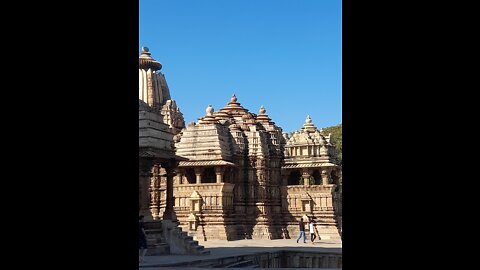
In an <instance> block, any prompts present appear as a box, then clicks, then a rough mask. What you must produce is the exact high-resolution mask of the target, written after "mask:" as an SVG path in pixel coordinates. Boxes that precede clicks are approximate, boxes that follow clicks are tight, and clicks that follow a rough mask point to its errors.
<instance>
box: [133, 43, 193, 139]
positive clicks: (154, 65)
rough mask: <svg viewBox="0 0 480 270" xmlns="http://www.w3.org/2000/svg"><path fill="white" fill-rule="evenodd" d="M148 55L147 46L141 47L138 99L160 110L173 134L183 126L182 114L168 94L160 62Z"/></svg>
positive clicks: (155, 109)
mask: <svg viewBox="0 0 480 270" xmlns="http://www.w3.org/2000/svg"><path fill="white" fill-rule="evenodd" d="M150 55H151V53H150V52H149V50H148V48H147V47H143V48H142V53H141V54H140V57H139V61H138V75H139V85H138V94H139V99H141V100H142V101H144V102H145V103H146V104H148V105H149V106H150V107H151V108H153V110H154V111H157V112H160V113H161V114H162V115H163V122H164V123H165V124H167V125H169V126H170V128H171V129H172V132H173V134H178V133H179V132H180V131H181V130H182V129H183V128H184V127H185V120H184V119H183V114H182V113H181V112H180V109H179V108H178V107H177V104H176V102H175V100H173V99H172V98H171V96H170V90H169V89H168V85H167V81H166V80H165V75H163V74H162V73H161V72H160V69H162V64H160V62H158V61H156V60H155V59H153V58H152V57H151V56H150Z"/></svg>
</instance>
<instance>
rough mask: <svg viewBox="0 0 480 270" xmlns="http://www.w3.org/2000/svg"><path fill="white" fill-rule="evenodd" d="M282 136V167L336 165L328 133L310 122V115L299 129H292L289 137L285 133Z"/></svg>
mask: <svg viewBox="0 0 480 270" xmlns="http://www.w3.org/2000/svg"><path fill="white" fill-rule="evenodd" d="M283 136H284V138H285V139H286V140H287V144H286V145H285V165H284V166H283V167H282V168H283V169H294V168H312V167H335V166H337V165H335V164H334V162H335V149H334V147H333V145H332V144H331V143H330V135H328V136H325V135H324V134H322V131H319V130H318V129H317V128H316V127H315V125H314V124H313V123H312V118H310V115H307V118H306V119H305V123H304V124H303V127H302V128H301V129H300V130H297V131H294V132H293V134H292V136H291V137H288V134H285V133H284V134H283Z"/></svg>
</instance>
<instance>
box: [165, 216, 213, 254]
mask: <svg viewBox="0 0 480 270" xmlns="http://www.w3.org/2000/svg"><path fill="white" fill-rule="evenodd" d="M162 225H163V229H164V230H165V234H164V235H165V236H166V240H167V242H168V243H169V245H170V249H171V254H188V255H209V254H210V251H208V250H205V247H204V246H201V245H199V244H198V241H196V240H193V237H192V236H189V235H188V233H187V232H184V231H183V230H182V227H180V226H178V223H177V222H172V221H170V220H164V221H162Z"/></svg>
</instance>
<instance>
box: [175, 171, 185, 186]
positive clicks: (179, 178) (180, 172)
mask: <svg viewBox="0 0 480 270" xmlns="http://www.w3.org/2000/svg"><path fill="white" fill-rule="evenodd" d="M183 174H184V173H183V170H182V169H177V179H178V184H179V185H182V184H185V183H184V182H183Z"/></svg>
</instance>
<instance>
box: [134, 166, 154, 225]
mask: <svg viewBox="0 0 480 270" xmlns="http://www.w3.org/2000/svg"><path fill="white" fill-rule="evenodd" d="M152 165H153V162H152V161H151V160H141V161H140V166H139V171H138V173H139V175H138V179H139V183H138V184H139V215H143V216H144V220H145V221H149V220H153V217H152V213H151V212H150V181H151V177H152Z"/></svg>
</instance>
